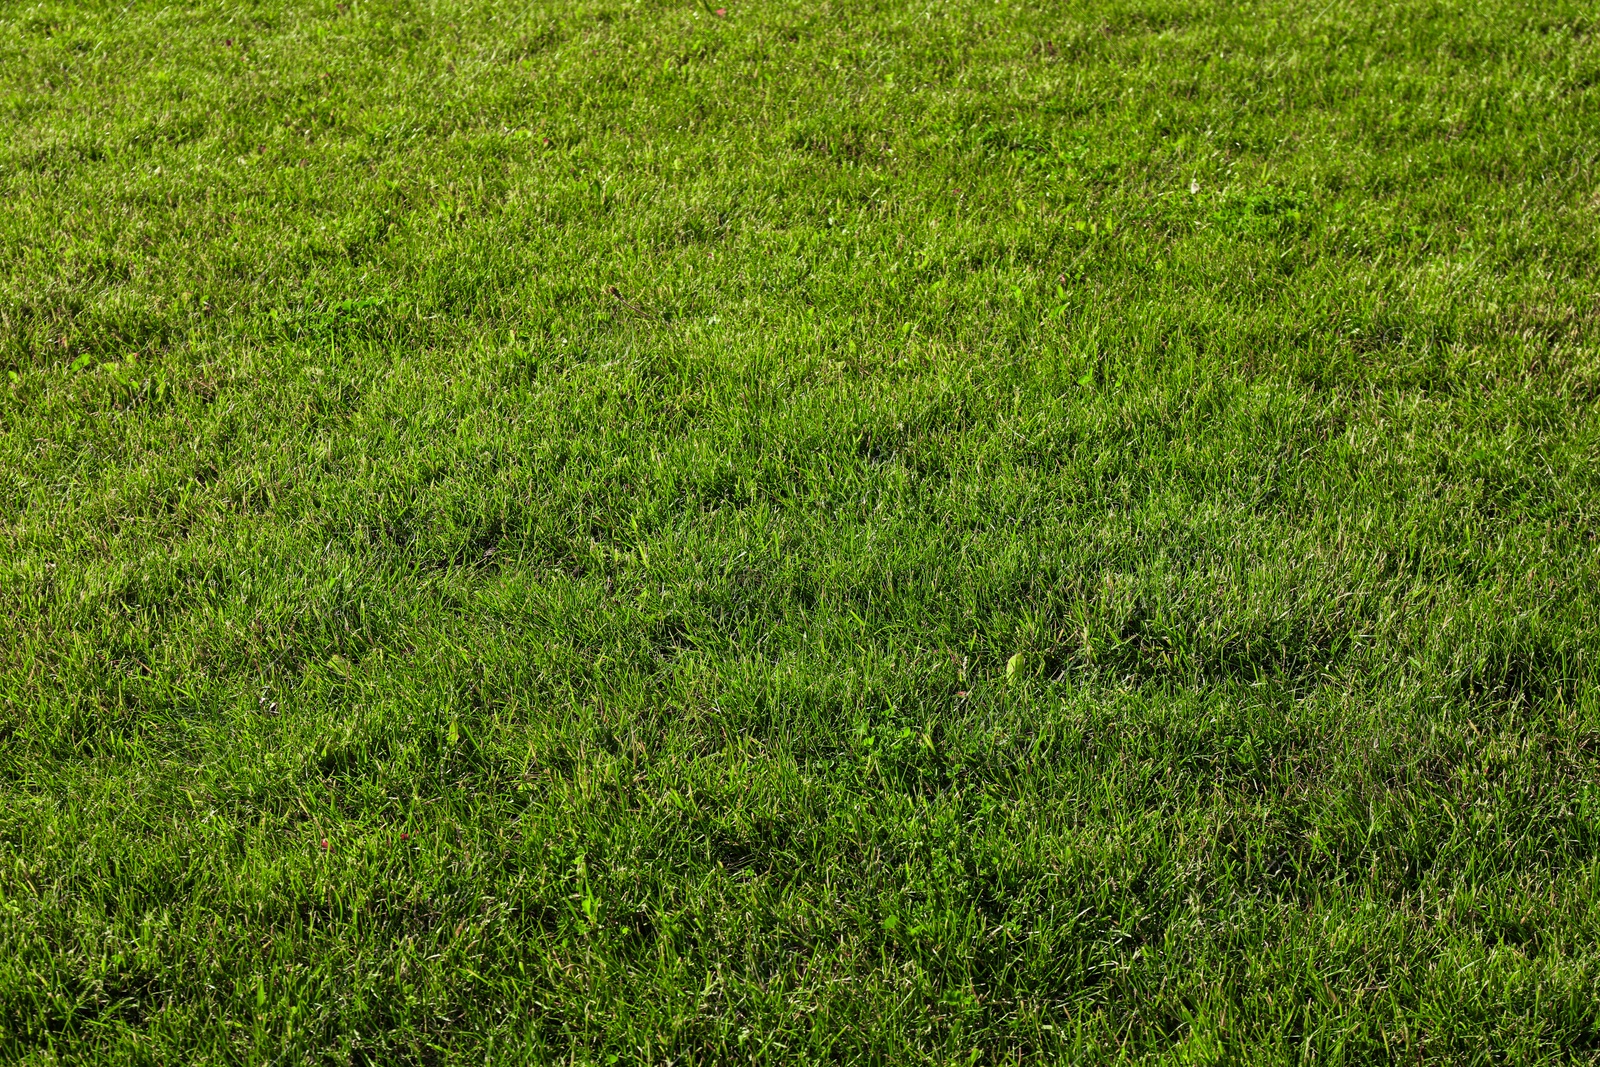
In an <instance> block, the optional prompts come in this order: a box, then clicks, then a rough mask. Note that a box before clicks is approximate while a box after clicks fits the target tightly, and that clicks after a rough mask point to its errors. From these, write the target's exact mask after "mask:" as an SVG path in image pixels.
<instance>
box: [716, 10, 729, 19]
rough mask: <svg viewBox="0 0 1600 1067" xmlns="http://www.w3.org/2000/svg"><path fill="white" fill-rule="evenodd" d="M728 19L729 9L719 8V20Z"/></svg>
mask: <svg viewBox="0 0 1600 1067" xmlns="http://www.w3.org/2000/svg"><path fill="white" fill-rule="evenodd" d="M727 17H728V9H727V8H725V7H719V8H717V18H719V19H725V18H727Z"/></svg>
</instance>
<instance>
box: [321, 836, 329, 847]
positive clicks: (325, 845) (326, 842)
mask: <svg viewBox="0 0 1600 1067" xmlns="http://www.w3.org/2000/svg"><path fill="white" fill-rule="evenodd" d="M322 847H323V848H324V849H326V848H327V847H328V839H327V838H326V837H324V838H323V839H322Z"/></svg>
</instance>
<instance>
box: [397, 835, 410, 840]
mask: <svg viewBox="0 0 1600 1067" xmlns="http://www.w3.org/2000/svg"><path fill="white" fill-rule="evenodd" d="M400 840H402V841H410V840H411V835H410V834H401V835H400Z"/></svg>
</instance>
